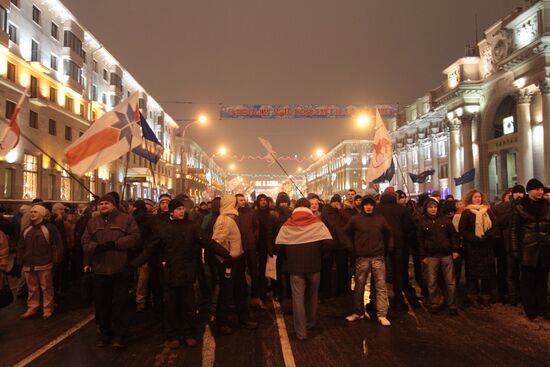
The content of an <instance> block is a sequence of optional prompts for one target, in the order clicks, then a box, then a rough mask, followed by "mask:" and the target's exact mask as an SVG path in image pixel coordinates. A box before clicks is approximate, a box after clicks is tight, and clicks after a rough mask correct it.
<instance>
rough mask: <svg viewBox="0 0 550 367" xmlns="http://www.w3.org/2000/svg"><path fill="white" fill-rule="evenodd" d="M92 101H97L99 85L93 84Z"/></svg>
mask: <svg viewBox="0 0 550 367" xmlns="http://www.w3.org/2000/svg"><path fill="white" fill-rule="evenodd" d="M90 97H91V98H92V101H97V85H95V84H92V95H91V96H90Z"/></svg>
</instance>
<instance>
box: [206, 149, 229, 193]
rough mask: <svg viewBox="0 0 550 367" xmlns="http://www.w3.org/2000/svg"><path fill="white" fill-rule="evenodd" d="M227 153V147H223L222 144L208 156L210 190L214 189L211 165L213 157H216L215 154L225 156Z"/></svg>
mask: <svg viewBox="0 0 550 367" xmlns="http://www.w3.org/2000/svg"><path fill="white" fill-rule="evenodd" d="M226 154H227V148H226V147H224V146H223V145H222V146H221V147H219V148H218V151H217V152H216V153H214V154H212V156H210V158H209V159H208V162H209V164H210V191H213V189H214V183H213V181H214V177H213V171H214V169H213V165H214V158H215V157H217V156H222V157H223V156H225V155H226Z"/></svg>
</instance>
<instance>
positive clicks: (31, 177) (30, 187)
mask: <svg viewBox="0 0 550 367" xmlns="http://www.w3.org/2000/svg"><path fill="white" fill-rule="evenodd" d="M37 183H38V157H36V156H34V155H30V154H25V155H24V156H23V199H33V198H35V197H36V189H37V188H38V184H37Z"/></svg>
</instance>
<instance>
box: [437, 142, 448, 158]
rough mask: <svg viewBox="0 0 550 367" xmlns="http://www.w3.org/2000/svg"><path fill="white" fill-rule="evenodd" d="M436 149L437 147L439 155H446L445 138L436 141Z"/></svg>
mask: <svg viewBox="0 0 550 367" xmlns="http://www.w3.org/2000/svg"><path fill="white" fill-rule="evenodd" d="M437 146H438V149H439V156H440V157H446V156H447V142H446V141H445V140H441V141H439V142H438V143H437Z"/></svg>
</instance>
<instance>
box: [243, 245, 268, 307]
mask: <svg viewBox="0 0 550 367" xmlns="http://www.w3.org/2000/svg"><path fill="white" fill-rule="evenodd" d="M244 256H245V258H246V267H247V268H248V274H249V275H250V281H251V284H250V294H251V296H252V298H259V297H260V273H259V267H258V252H257V251H256V250H255V249H251V250H246V251H245V253H244ZM264 277H265V267H264Z"/></svg>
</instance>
